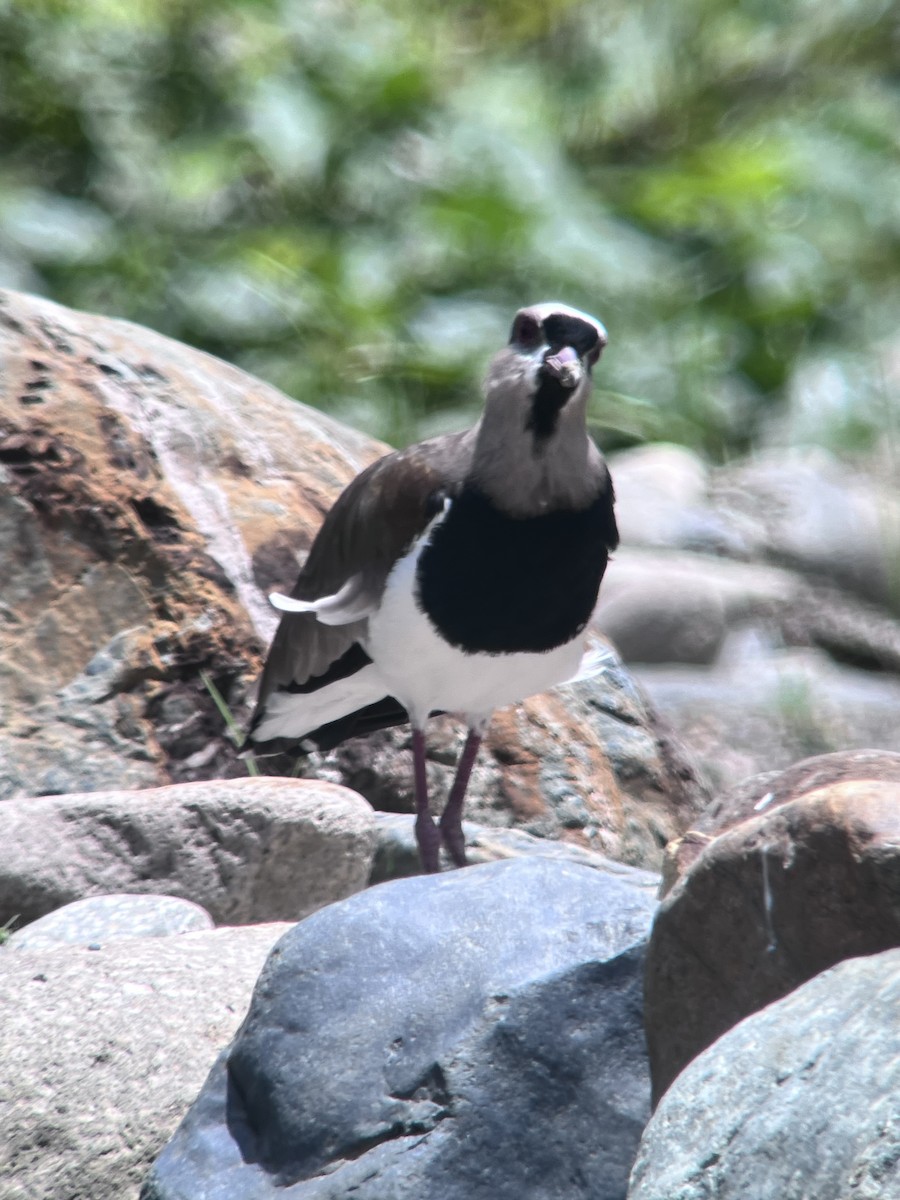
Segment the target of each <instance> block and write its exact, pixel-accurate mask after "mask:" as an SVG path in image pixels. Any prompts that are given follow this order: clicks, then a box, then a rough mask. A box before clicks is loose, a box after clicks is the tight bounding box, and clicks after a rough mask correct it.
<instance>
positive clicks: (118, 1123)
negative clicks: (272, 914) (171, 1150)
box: [0, 924, 287, 1200]
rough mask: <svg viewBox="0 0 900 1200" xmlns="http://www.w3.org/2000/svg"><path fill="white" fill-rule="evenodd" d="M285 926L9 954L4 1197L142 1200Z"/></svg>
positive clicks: (3, 1008)
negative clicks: (138, 1199) (144, 1181)
mask: <svg viewBox="0 0 900 1200" xmlns="http://www.w3.org/2000/svg"><path fill="white" fill-rule="evenodd" d="M286 928H287V926H286V925H283V924H279V925H257V926H253V927H252V928H247V929H215V930H209V931H206V932H203V933H186V934H183V935H182V936H181V937H177V938H154V939H152V940H150V939H143V938H133V939H130V940H128V941H120V942H110V943H109V945H106V946H104V947H103V948H102V949H100V950H96V951H92V950H87V949H83V948H80V947H79V948H76V947H73V946H60V947H56V948H54V949H52V950H33V951H30V952H29V953H27V954H25V953H23V954H12V953H6V952H4V953H3V962H2V967H0V1028H2V1031H3V1034H2V1041H3V1049H2V1052H0V1096H2V1112H3V1136H2V1137H0V1179H2V1183H0V1194H2V1196H3V1200H126V1198H130V1197H134V1196H136V1195H137V1192H138V1188H139V1181H140V1179H141V1178H142V1176H143V1175H145V1174H146V1172H147V1169H148V1167H149V1165H150V1163H151V1162H152V1160H153V1158H154V1156H155V1155H156V1154H158V1152H159V1150H160V1148H161V1147H162V1146H163V1145H164V1143H165V1141H166V1139H167V1138H168V1137H170V1136H171V1134H172V1132H173V1130H174V1129H175V1127H176V1125H177V1124H178V1122H179V1120H180V1119H181V1117H182V1116H183V1115H184V1112H185V1111H186V1109H187V1108H188V1106H189V1104H190V1103H191V1101H192V1100H193V1098H194V1097H195V1096H196V1094H197V1089H198V1088H199V1087H200V1085H201V1084H202V1082H203V1079H204V1077H205V1076H206V1074H207V1073H208V1071H209V1069H210V1066H211V1065H212V1063H213V1062H214V1061H215V1058H216V1055H217V1054H218V1053H219V1051H220V1050H221V1048H222V1046H224V1045H225V1044H226V1043H227V1042H228V1040H229V1038H231V1036H232V1035H233V1034H234V1031H235V1029H236V1028H237V1026H238V1024H239V1022H240V1020H241V1018H242V1016H243V1015H244V1013H245V1011H246V1007H247V1003H248V1000H249V998H250V993H251V991H252V988H253V984H254V982H255V981H256V977H257V975H258V974H259V970H260V968H261V966H262V964H263V962H264V960H265V957H266V955H267V954H268V952H269V950H270V949H271V948H272V944H273V943H274V942H275V941H276V940H277V938H278V937H279V936H281V934H283V933H284V932H285V930H286Z"/></svg>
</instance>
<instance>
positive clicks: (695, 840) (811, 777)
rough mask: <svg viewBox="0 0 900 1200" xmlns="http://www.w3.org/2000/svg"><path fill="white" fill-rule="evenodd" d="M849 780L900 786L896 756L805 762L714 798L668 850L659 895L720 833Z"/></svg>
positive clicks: (865, 753) (853, 753)
mask: <svg viewBox="0 0 900 1200" xmlns="http://www.w3.org/2000/svg"><path fill="white" fill-rule="evenodd" d="M850 780H882V781H885V782H889V783H900V754H896V753H894V752H893V751H891V750H840V751H836V752H835V753H833V754H817V755H815V756H814V757H812V758H804V759H802V760H801V761H800V762H798V763H795V764H794V765H793V766H791V767H788V769H787V770H786V771H766V772H764V773H763V774H761V775H753V776H751V778H750V779H745V780H744V781H743V782H742V783H739V784H737V786H735V787H733V788H731V789H730V790H729V791H727V792H725V793H724V795H722V796H719V797H717V798H716V799H715V800H714V801H713V802H712V803H711V804H710V805H708V806H707V807H706V808H705V809H704V810H703V812H701V813H700V815H699V816H698V817H697V819H696V820H694V821H692V822H691V827H690V829H688V830H687V831H686V832H685V833H684V834H683V835H682V836H681V837H679V838H676V839H675V840H674V841H672V842H670V843H669V845H668V846H667V847H666V856H665V859H664V861H663V891H662V894H663V895H664V896H665V895H666V894H667V893H668V892H670V891H671V890H672V888H673V887H674V886H675V884H676V882H677V881H678V879H679V878H680V877H681V876H682V875H683V874H684V872H685V871H686V870H687V869H688V868H689V867H690V865H691V864H692V863H693V862H694V861H695V859H696V858H697V857H698V856H699V855H700V854H701V853H702V851H703V849H704V848H705V847H706V846H707V845H709V843H710V842H711V841H712V840H713V838H715V837H717V836H718V835H719V834H720V833H724V832H725V830H727V829H732V828H733V827H734V826H735V825H739V824H740V823H741V822H742V821H746V820H750V819H752V818H753V817H755V816H757V815H758V814H759V813H760V812H763V811H766V812H771V811H772V810H773V809H775V808H778V807H779V806H780V805H782V804H786V803H788V802H789V801H791V800H797V799H799V798H800V797H801V796H804V795H806V793H807V792H814V791H818V790H819V789H820V788H823V787H828V786H830V785H832V784H835V783H845V782H848V781H850Z"/></svg>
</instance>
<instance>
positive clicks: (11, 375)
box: [0, 292, 384, 795]
mask: <svg viewBox="0 0 900 1200" xmlns="http://www.w3.org/2000/svg"><path fill="white" fill-rule="evenodd" d="M0 355H2V359H3V371H2V373H0V481H2V487H0V553H2V557H3V559H4V562H5V563H6V564H7V569H6V570H4V571H3V573H2V577H0V629H2V643H0V684H2V692H3V696H4V700H5V701H6V704H5V706H4V711H3V712H2V713H0V725H3V724H4V723H5V724H6V725H7V726H8V737H9V740H7V739H3V746H2V749H3V750H4V751H5V752H6V757H7V758H8V759H9V760H10V768H9V770H10V775H9V778H10V779H11V781H12V782H11V783H7V786H6V788H5V794H7V795H9V794H20V795H21V794H27V793H28V792H33V791H42V790H47V791H60V790H78V788H79V779H78V775H77V769H76V767H77V762H78V759H79V756H81V757H83V758H84V760H85V762H84V772H85V777H84V778H83V779H82V786H85V785H86V786H90V787H97V786H104V784H105V785H106V786H111V784H112V782H113V778H112V777H113V772H114V767H113V765H112V764H113V763H114V762H115V761H116V759H117V758H119V757H121V753H122V749H121V747H110V746H109V745H108V744H104V735H103V732H102V731H101V732H99V733H98V731H97V729H96V728H94V727H93V722H92V721H90V720H88V721H86V722H83V723H82V724H83V725H85V724H86V725H87V728H86V729H82V732H81V735H80V736H79V735H78V734H77V733H76V732H73V729H74V728H75V727H74V726H73V723H72V722H71V721H68V722H67V721H66V719H65V715H64V714H61V713H60V712H59V705H58V704H57V703H56V701H55V699H54V697H55V694H56V693H57V692H58V690H59V689H61V688H64V687H66V686H68V685H71V684H72V683H73V681H76V680H78V679H79V678H80V677H81V676H82V675H83V673H84V672H85V671H89V672H90V671H91V668H92V666H93V663H92V660H93V659H94V658H95V656H96V655H98V654H99V655H101V656H102V655H103V654H104V652H105V650H106V649H107V647H108V646H109V644H110V643H111V642H113V641H114V639H116V638H117V637H118V636H119V635H121V634H122V633H123V632H124V631H130V632H129V639H130V640H129V643H128V645H127V646H124V647H122V646H120V647H119V654H120V661H119V663H118V666H117V670H116V672H115V674H114V675H113V676H111V677H110V678H109V679H108V680H107V683H108V688H107V693H108V694H107V695H106V696H97V695H95V696H93V697H92V699H93V701H94V702H95V703H97V704H101V705H102V704H106V703H107V702H108V699H109V697H110V696H118V695H120V694H121V693H123V692H128V693H130V694H132V695H134V696H137V697H138V703H137V705H136V706H135V708H136V711H135V712H134V713H133V714H131V715H132V727H131V729H130V731H129V734H128V739H129V740H130V741H131V742H132V743H133V746H132V750H133V754H132V757H133V758H135V759H140V758H141V756H142V757H143V764H142V767H140V768H136V771H137V777H136V778H134V780H133V782H134V783H140V784H147V783H150V782H160V783H161V782H165V781H166V780H167V779H168V778H171V777H172V776H173V775H174V776H177V777H180V778H185V777H186V778H191V777H196V775H197V774H198V773H201V774H202V773H205V774H207V775H213V774H221V773H222V772H223V771H225V770H231V771H232V772H234V771H238V772H239V773H241V774H243V773H245V768H244V767H243V766H242V765H239V766H237V767H235V766H234V765H233V761H232V760H233V754H232V753H231V747H230V745H229V744H228V742H227V741H226V739H224V738H223V737H222V736H221V734H222V721H221V718H220V717H219V715H218V713H217V712H216V709H215V706H214V704H213V702H212V699H211V698H210V696H209V695H208V694H207V693H206V690H205V688H204V687H203V686H202V685H201V684H200V683H199V674H200V671H201V670H203V671H206V672H207V673H208V674H209V675H210V676H211V677H212V678H213V679H215V680H216V681H217V682H218V684H219V686H220V687H221V688H222V689H223V690H224V691H225V692H226V693H228V691H229V689H230V688H231V686H232V685H234V691H235V696H234V697H231V698H232V699H233V700H234V701H235V702H236V703H239V702H240V700H241V699H242V696H243V691H244V690H245V689H246V684H247V683H248V682H249V681H250V680H252V678H254V677H255V674H256V671H257V669H258V666H259V656H260V652H261V650H262V648H263V644H264V643H265V642H266V641H267V640H268V638H269V636H270V634H271V632H272V630H273V629H274V626H275V614H274V613H273V612H272V611H271V609H270V608H269V607H268V605H267V604H266V601H265V597H264V592H265V591H266V589H268V588H270V587H271V586H272V585H273V584H278V585H282V586H283V585H285V584H288V583H291V582H292V577H293V576H294V574H295V572H296V570H297V557H296V555H297V553H298V552H300V551H302V550H303V549H304V548H305V547H307V546H308V545H309V542H310V540H311V538H312V536H313V534H314V533H315V530H316V529H317V528H318V525H319V523H320V521H321V517H322V514H323V512H324V511H325V510H326V508H327V507H328V505H329V504H330V502H331V500H332V499H333V497H334V495H335V494H336V493H337V492H338V491H339V490H340V488H341V487H342V486H344V485H345V484H346V483H347V482H348V481H349V480H350V479H351V478H352V477H353V476H354V475H355V474H356V473H357V472H358V471H359V470H360V469H361V468H362V467H363V466H365V465H366V463H368V462H370V461H371V460H372V459H374V458H376V457H377V456H378V455H379V454H380V453H382V452H383V450H384V447H383V446H381V445H379V444H378V443H375V442H373V441H371V440H370V439H368V438H365V437H363V436H362V435H360V434H357V433H354V432H353V431H352V430H350V429H347V428H346V427H344V426H341V425H339V424H338V423H337V422H335V421H333V420H331V419H330V418H328V417H326V416H324V415H323V414H321V413H318V412H315V411H314V410H313V409H310V408H308V407H306V406H304V405H301V404H297V403H296V402H294V401H292V400H289V399H288V398H287V397H286V396H283V395H281V394H280V393H279V392H277V391H276V390H275V389H274V388H271V387H268V386H267V385H265V384H264V383H262V382H260V381H259V380H255V379H252V378H251V377H250V376H248V375H245V374H244V373H243V372H241V371H239V370H237V369H235V368H234V367H231V366H229V365H227V364H226V363H223V362H220V361H218V360H217V359H214V358H211V357H210V356H209V355H206V354H202V353H199V352H198V351H195V350H191V349H189V348H188V347H186V346H182V345H179V344H178V343H176V342H173V341H171V340H170V339H168V338H165V337H162V336H160V335H159V334H156V333H153V332H151V331H150V330H148V329H142V328H141V327H139V326H136V325H130V324H127V323H125V322H123V321H114V320H110V319H109V318H105V317H96V316H90V315H87V314H84V313H76V312H72V311H70V310H68V309H64V308H61V307H60V306H59V305H55V304H51V303H50V302H48V301H46V300H39V299H36V298H35V297H31V296H22V295H18V294H16V293H12V292H2V293H0ZM101 674H102V672H101ZM242 685H243V686H242ZM173 696H174V700H175V701H177V700H178V698H179V697H181V698H183V699H184V700H185V701H186V704H185V705H183V706H182V707H183V708H187V709H189V710H190V711H189V712H184V711H181V712H180V713H179V714H178V719H174V718H172V717H171V716H169V718H168V719H167V713H166V705H167V703H170V702H171V700H172V698H173ZM41 702H44V707H43V708H41V709H40V710H39V712H38V714H37V719H36V720H33V719H32V720H31V722H30V725H31V726H33V727H29V717H30V714H29V713H28V711H27V706H29V705H34V704H38V703H41ZM175 707H176V708H177V707H178V705H177V703H176V704H175ZM23 708H25V710H26V712H25V714H24V715H21V710H22V709H23ZM121 716H122V714H120V713H118V712H114V711H111V710H110V709H109V708H108V709H107V710H106V712H105V718H106V719H107V720H108V722H110V723H112V724H113V725H115V723H116V721H119V720H121ZM186 724H188V725H189V726H190V727H189V728H185V725H186ZM35 738H36V739H37V740H38V741H41V740H43V739H44V738H47V739H48V740H49V741H50V742H51V744H53V742H54V740H55V742H56V743H57V745H56V746H55V749H56V752H57V753H62V755H63V757H65V756H66V748H69V750H70V753H69V757H70V759H71V760H72V763H71V769H69V768H67V769H66V770H65V771H61V772H59V773H58V777H56V778H52V779H49V780H47V779H45V778H44V777H43V776H42V775H41V773H40V771H37V774H35V771H36V768H35V767H34V764H33V763H32V762H31V761H30V759H29V757H28V755H27V754H26V753H25V745H24V742H25V741H26V740H27V739H35ZM173 742H174V743H175V745H174V746H173V745H172V743H173ZM59 743H61V744H59ZM32 748H33V747H32ZM204 751H205V752H206V754H207V757H206V758H205V759H204V760H203V763H202V767H200V768H192V767H191V766H189V765H188V766H185V765H184V763H185V760H187V759H190V757H191V756H192V755H193V754H198V753H199V754H201V755H202V754H203V753H204ZM54 757H55V755H54ZM0 794H2V793H0Z"/></svg>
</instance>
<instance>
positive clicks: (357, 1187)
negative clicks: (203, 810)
mask: <svg viewBox="0 0 900 1200" xmlns="http://www.w3.org/2000/svg"><path fill="white" fill-rule="evenodd" d="M652 911H653V903H652V901H651V900H650V899H649V898H648V897H647V896H646V894H645V893H644V892H643V891H641V890H640V889H637V888H634V887H632V886H630V885H629V884H627V883H624V882H622V881H620V880H618V879H614V878H611V877H608V876H605V875H603V874H601V873H600V872H598V871H593V870H590V869H588V868H586V867H581V866H574V865H571V864H568V863H555V862H546V861H542V860H535V859H532V860H524V861H521V860H520V861H513V862H497V863H490V864H487V865H485V866H480V867H471V868H469V869H467V870H465V871H456V872H452V873H448V874H446V875H442V876H440V877H438V878H434V877H430V878H424V877H419V878H416V879H404V880H398V881H395V882H392V883H386V884H382V885H380V886H378V887H375V888H371V889H370V890H368V891H367V892H364V893H363V894H362V895H360V896H356V897H353V898H352V899H351V900H348V901H345V902H343V903H342V904H338V905H332V906H331V907H330V908H327V909H324V910H322V911H321V912H319V913H316V914H315V915H314V916H313V917H311V918H309V919H308V920H306V921H304V922H302V923H301V924H300V925H299V926H297V927H296V928H295V929H294V930H293V931H292V932H291V933H290V934H288V935H287V937H286V938H285V939H284V940H283V941H282V942H281V943H280V944H279V946H278V947H276V949H275V951H274V952H273V954H272V956H271V958H270V960H269V962H268V964H267V966H266V968H265V970H264V971H263V974H262V975H261V977H260V981H259V984H258V986H257V989H256V992H255V995H254V1000H253V1002H252V1005H251V1009H250V1013H249V1015H248V1017H247V1020H246V1021H245V1023H244V1025H243V1026H242V1029H241V1032H240V1034H239V1036H238V1037H237V1039H236V1041H235V1043H234V1045H233V1046H232V1048H231V1050H230V1052H229V1053H228V1055H227V1056H223V1057H222V1058H220V1060H219V1062H218V1063H217V1064H216V1066H215V1068H214V1069H213V1071H212V1073H211V1075H210V1078H209V1080H208V1081H207V1084H206V1086H205V1087H204V1089H203V1091H202V1093H201V1095H200V1097H199V1099H198V1101H197V1103H196V1105H195V1106H194V1108H193V1109H192V1110H191V1112H190V1113H189V1114H188V1116H187V1117H186V1119H185V1121H184V1122H183V1124H182V1126H181V1127H180V1129H179V1131H178V1133H177V1134H176V1136H175V1137H174V1139H173V1140H172V1142H171V1143H170V1144H169V1146H168V1147H167V1148H166V1150H165V1151H164V1152H163V1154H162V1155H161V1156H160V1158H159V1160H158V1162H157V1163H156V1165H155V1167H154V1169H153V1171H152V1173H151V1176H150V1178H149V1180H148V1182H147V1184H146V1186H145V1189H144V1191H143V1193H142V1195H143V1197H144V1200H212V1198H213V1197H215V1200H232V1198H234V1200H237V1198H238V1197H240V1200H262V1198H263V1197H265V1198H270V1197H275V1196H278V1197H283V1198H284V1200H287V1198H288V1197H290V1198H291V1200H293V1198H295V1197H296V1198H298V1200H299V1198H301V1197H302V1198H304V1200H306V1198H311V1197H315V1198H316V1200H325V1198H326V1197H327V1198H329V1200H337V1198H338V1197H345V1196H347V1195H350V1194H352V1195H353V1196H354V1197H358V1198H359V1200H376V1198H377V1200H384V1198H385V1197H388V1196H389V1197H391V1200H405V1198H407V1197H410V1198H411V1197H414V1196H415V1197H421V1196H434V1197H440V1198H441V1200H462V1198H463V1197H465V1198H466V1200H478V1198H480V1197H491V1198H492V1200H506V1198H509V1200H512V1198H513V1197H515V1200H519V1198H520V1197H522V1196H525V1195H530V1196H542V1197H548V1198H550V1197H563V1196H565V1197H577V1196H583V1197H587V1196H590V1197H592V1200H601V1198H604V1197H610V1198H611V1197H622V1196H624V1192H625V1183H626V1179H627V1174H628V1170H629V1167H630V1164H631V1161H632V1158H633V1155H634V1152H635V1149H636V1145H637V1140H638V1138H639V1137H640V1131H641V1128H642V1126H643V1122H644V1120H645V1117H646V1114H647V1111H648V1108H647V1105H648V1090H647V1089H648V1080H647V1068H646V1060H645V1049H644V1039H643V1028H642V1021H641V964H642V952H641V947H642V943H643V940H644V938H645V936H646V931H647V928H648V925H649V922H650V918H651V914H652ZM532 915H533V917H534V919H532Z"/></svg>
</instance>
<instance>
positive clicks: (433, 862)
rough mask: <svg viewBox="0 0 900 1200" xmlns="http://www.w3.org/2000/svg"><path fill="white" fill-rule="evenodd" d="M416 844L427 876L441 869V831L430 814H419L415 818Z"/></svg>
mask: <svg viewBox="0 0 900 1200" xmlns="http://www.w3.org/2000/svg"><path fill="white" fill-rule="evenodd" d="M416 842H417V843H418V846H419V858H421V860H422V867H423V868H424V870H425V871H426V872H427V874H429V875H436V874H437V873H438V871H440V869H441V861H440V860H441V831H440V830H439V829H438V827H437V825H435V823H434V817H432V816H431V814H430V813H419V815H418V816H417V817H416Z"/></svg>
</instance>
